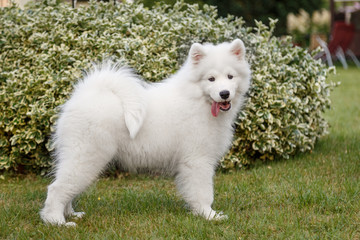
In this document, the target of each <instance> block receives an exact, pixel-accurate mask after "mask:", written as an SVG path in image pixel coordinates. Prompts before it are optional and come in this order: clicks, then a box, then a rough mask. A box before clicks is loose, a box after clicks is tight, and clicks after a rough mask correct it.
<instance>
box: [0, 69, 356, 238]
mask: <svg viewBox="0 0 360 240" xmlns="http://www.w3.org/2000/svg"><path fill="white" fill-rule="evenodd" d="M332 80H333V81H341V82H342V84H341V85H340V86H339V87H337V88H336V89H335V90H334V92H333V93H332V101H333V104H332V109H331V110H330V111H328V112H327V113H326V117H327V119H328V120H329V123H330V124H331V126H332V128H331V130H330V134H329V135H327V136H326V137H323V138H322V139H321V140H320V141H319V142H318V144H317V145H316V148H315V150H314V151H313V152H312V153H307V154H300V155H298V156H296V157H294V158H292V159H290V160H281V161H275V162H269V163H266V164H263V163H258V164H256V165H255V166H254V167H252V168H251V169H249V170H246V171H239V172H233V173H228V174H221V173H219V174H217V177H216V179H215V181H216V186H215V188H216V190H215V192H216V195H215V203H214V208H215V209H220V210H222V211H224V212H225V213H226V214H228V215H229V219H228V220H226V221H223V222H208V221H206V220H203V219H202V218H199V217H195V216H193V215H191V214H190V213H189V212H188V210H186V208H185V207H184V202H183V201H182V200H181V199H179V197H178V196H177V195H176V192H175V188H174V184H173V181H172V180H171V179H167V178H162V177H148V176H144V175H140V176H132V175H131V176H125V175H121V176H120V177H119V179H113V178H103V179H100V180H99V181H98V182H97V183H96V184H94V185H93V186H92V187H91V188H90V189H89V190H88V191H86V192H85V193H84V194H82V195H81V196H80V197H79V198H78V200H77V204H76V209H77V210H81V211H85V212H86V215H85V217H84V218H83V219H80V220H75V221H76V222H77V224H78V226H77V227H76V228H67V227H57V226H55V227H54V226H47V225H45V224H43V223H42V222H41V220H40V218H39V215H38V211H39V209H40V208H41V206H42V204H43V202H44V199H45V195H46V186H47V185H48V184H49V182H50V180H49V179H44V178H40V177H37V176H19V177H9V176H8V177H6V178H5V180H0V239H360V70H358V69H355V68H351V69H348V70H342V69H339V70H338V74H337V75H336V76H335V77H332Z"/></svg>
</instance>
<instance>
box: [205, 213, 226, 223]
mask: <svg viewBox="0 0 360 240" xmlns="http://www.w3.org/2000/svg"><path fill="white" fill-rule="evenodd" d="M227 219H229V217H228V215H226V214H224V213H223V212H218V213H216V214H215V215H214V217H213V218H212V219H209V220H214V221H224V220H227Z"/></svg>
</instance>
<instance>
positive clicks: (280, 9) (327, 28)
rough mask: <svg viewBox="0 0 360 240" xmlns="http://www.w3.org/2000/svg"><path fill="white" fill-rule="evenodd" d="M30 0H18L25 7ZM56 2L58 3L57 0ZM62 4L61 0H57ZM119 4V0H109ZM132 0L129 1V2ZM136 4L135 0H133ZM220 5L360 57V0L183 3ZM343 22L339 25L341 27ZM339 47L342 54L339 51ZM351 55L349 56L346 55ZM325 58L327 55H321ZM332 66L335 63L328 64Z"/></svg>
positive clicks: (335, 53) (304, 41) (305, 41)
mask: <svg viewBox="0 0 360 240" xmlns="http://www.w3.org/2000/svg"><path fill="white" fill-rule="evenodd" d="M29 1H31V0H15V2H16V3H17V4H19V6H20V7H22V8H23V7H24V6H25V4H26V3H27V2H29ZM54 1H55V0H54ZM56 1H61V0H56ZM63 1H67V2H68V3H69V4H72V5H73V6H74V7H78V6H79V5H83V4H86V2H87V1H86V0H78V1H77V0H63ZM109 1H120V0H109ZM128 1H129V0H128ZM130 1H131V2H133V1H132V0H130ZM159 1H161V2H166V3H167V4H169V5H172V4H174V3H175V2H176V0H157V1H153V0H135V1H134V4H140V3H142V4H144V5H145V6H146V7H149V8H151V7H152V6H153V5H154V4H156V3H157V2H159ZM184 1H185V2H187V3H197V4H199V5H200V6H203V5H204V4H209V5H214V6H217V9H218V14H219V15H220V16H222V17H226V16H228V14H231V15H234V16H237V17H242V18H243V19H244V20H245V21H246V24H247V25H249V26H253V25H254V20H255V19H256V20H260V21H262V22H264V23H265V24H267V23H268V22H269V18H273V19H278V20H279V21H278V23H277V28H276V32H275V35H276V36H279V37H282V36H284V35H292V36H293V39H294V44H295V45H297V46H301V47H304V48H309V50H313V49H315V48H316V47H318V46H319V45H321V44H322V47H328V52H329V53H328V54H329V55H330V56H331V57H332V58H334V57H335V58H339V59H340V58H342V57H344V58H345V57H349V56H350V57H352V58H353V59H354V57H355V56H357V57H359V56H360V0H298V1H287V0H276V1H275V0H225V1H224V0H184ZM10 2H11V0H0V7H6V6H9V5H10ZM339 23H340V24H339ZM339 47H340V48H341V51H339ZM347 55H349V56H347ZM322 57H323V58H324V59H326V56H322ZM329 64H330V65H331V64H332V63H329Z"/></svg>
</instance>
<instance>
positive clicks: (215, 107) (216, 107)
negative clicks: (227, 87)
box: [211, 101, 220, 117]
mask: <svg viewBox="0 0 360 240" xmlns="http://www.w3.org/2000/svg"><path fill="white" fill-rule="evenodd" d="M219 111H220V104H219V103H217V102H215V101H213V103H212V105H211V113H212V115H213V116H214V117H217V115H218V114H219Z"/></svg>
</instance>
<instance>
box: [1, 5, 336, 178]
mask: <svg viewBox="0 0 360 240" xmlns="http://www.w3.org/2000/svg"><path fill="white" fill-rule="evenodd" d="M0 18H1V21H0V32H1V35H0V99H1V107H0V170H15V171H16V170H18V171H19V170H22V169H26V170H33V171H37V172H41V173H45V172H46V171H47V170H48V168H49V167H50V165H51V158H50V156H49V152H50V151H51V144H50V142H49V135H50V133H51V130H52V129H51V126H52V125H53V124H54V122H55V121H56V114H57V112H58V106H59V105H61V104H62V103H64V101H66V99H67V98H68V97H69V94H70V92H71V91H72V89H73V84H74V82H76V80H77V79H79V78H81V76H82V71H83V70H87V69H89V68H91V65H92V63H93V62H100V61H103V60H105V59H109V58H112V59H113V61H115V62H121V63H124V64H127V65H129V66H131V67H133V68H134V69H136V71H138V73H139V74H140V75H141V76H143V77H144V78H145V79H147V80H149V81H159V80H161V79H163V78H165V77H167V76H169V75H170V74H173V73H174V72H175V71H176V70H177V69H179V67H180V65H181V64H182V63H183V62H184V59H185V57H186V55H187V51H188V50H189V48H190V45H191V44H192V43H194V42H212V43H217V42H223V41H230V40H232V39H234V38H241V39H243V41H244V43H245V45H246V46H247V49H248V53H247V58H248V60H249V62H250V64H251V66H252V71H253V80H252V81H253V86H252V89H251V92H250V98H249V100H248V103H247V105H246V107H245V108H244V110H243V111H242V112H241V113H240V115H239V119H238V121H237V123H236V136H235V139H234V145H233V148H232V149H231V151H230V152H229V154H228V155H227V156H226V158H224V159H223V161H222V165H221V166H222V167H223V168H226V169H229V168H234V167H240V166H242V165H244V164H249V163H251V161H253V160H254V159H256V158H262V159H273V158H274V157H285V158H287V157H289V156H290V155H291V154H294V153H295V152H296V151H298V150H299V151H308V150H311V149H312V148H313V147H314V143H315V141H316V139H317V138H319V137H320V136H322V135H323V134H325V133H326V129H327V123H326V121H325V120H324V119H323V117H322V116H321V112H322V111H324V110H325V109H326V108H328V107H329V104H330V100H329V91H330V89H331V85H328V84H326V82H325V79H326V77H327V75H328V73H329V70H328V69H327V68H326V67H325V66H324V65H323V64H322V63H321V62H319V61H316V60H314V59H313V58H312V56H311V55H310V54H309V53H308V52H307V51H306V50H304V49H301V48H298V47H294V46H292V44H291V39H290V38H287V39H284V40H280V39H278V38H276V37H273V34H272V33H273V31H274V25H275V21H273V20H272V21H271V23H270V27H268V26H265V25H263V24H262V23H261V22H256V26H257V27H255V28H246V27H245V26H244V21H243V20H242V19H241V18H234V17H231V16H229V17H227V18H219V17H218V16H217V11H216V9H215V8H214V7H211V6H207V5H205V6H204V7H203V9H199V7H198V6H197V5H187V4H184V3H182V2H178V3H177V4H175V5H174V6H173V7H169V6H166V5H157V6H155V7H154V8H152V9H151V10H149V9H147V8H144V7H143V6H142V5H136V4H125V3H123V4H117V5H116V6H114V5H113V4H110V3H95V2H91V3H90V5H89V6H88V7H80V8H77V9H72V8H71V7H70V6H69V5H66V4H60V5H59V4H55V3H51V2H50V1H45V2H41V3H35V4H33V5H31V6H29V7H28V8H26V9H25V10H21V9H19V8H17V7H15V6H12V7H9V8H1V9H0Z"/></svg>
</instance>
